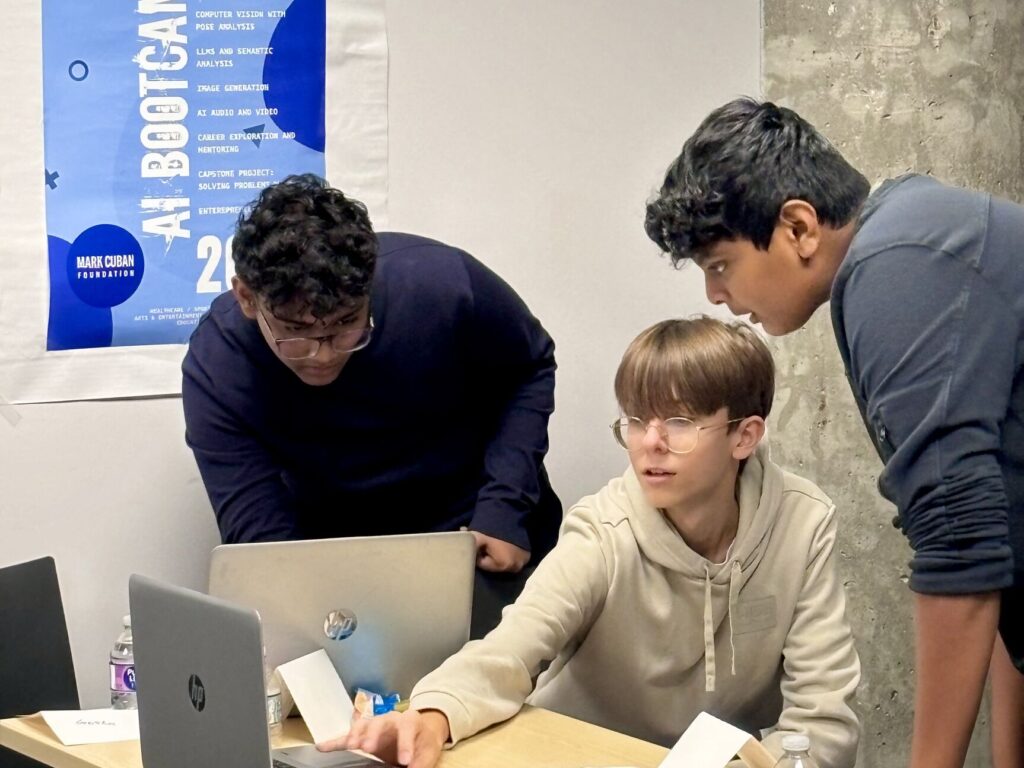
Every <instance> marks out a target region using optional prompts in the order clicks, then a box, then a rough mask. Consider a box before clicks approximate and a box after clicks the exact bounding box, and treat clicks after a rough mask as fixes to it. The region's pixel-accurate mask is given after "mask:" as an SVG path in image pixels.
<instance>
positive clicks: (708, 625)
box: [704, 563, 715, 693]
mask: <svg viewBox="0 0 1024 768" xmlns="http://www.w3.org/2000/svg"><path fill="white" fill-rule="evenodd" d="M704 690H705V692H707V693H710V692H712V691H714V690H715V622H714V618H713V616H712V615H711V570H710V569H709V568H708V565H707V563H705V564H704Z"/></svg>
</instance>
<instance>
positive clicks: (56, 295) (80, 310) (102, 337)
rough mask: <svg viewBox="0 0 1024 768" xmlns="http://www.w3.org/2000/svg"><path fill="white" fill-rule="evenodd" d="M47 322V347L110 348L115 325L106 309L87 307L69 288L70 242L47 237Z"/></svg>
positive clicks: (52, 348)
mask: <svg viewBox="0 0 1024 768" xmlns="http://www.w3.org/2000/svg"><path fill="white" fill-rule="evenodd" d="M47 241H48V243H49V251H50V254H49V265H50V319H49V322H48V323H47V327H46V348H47V349H48V350H57V349H91V348H92V347H109V346H110V342H111V341H112V340H113V337H114V322H113V320H112V318H111V313H110V308H109V307H90V306H89V305H88V304H84V303H83V302H82V301H81V300H80V299H79V298H78V297H77V296H76V295H75V294H74V293H72V291H71V286H70V285H68V271H67V263H68V251H70V250H71V243H69V242H68V241H67V240H62V239H61V238H59V237H54V236H53V235H50V236H49V237H48V238H47Z"/></svg>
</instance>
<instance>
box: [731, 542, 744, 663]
mask: <svg viewBox="0 0 1024 768" xmlns="http://www.w3.org/2000/svg"><path fill="white" fill-rule="evenodd" d="M741 575H742V571H741V570H740V562H739V560H733V561H732V570H731V571H730V573H729V652H730V653H731V654H732V659H731V661H732V674H733V677H735V676H736V643H735V642H734V640H733V631H732V630H733V625H734V622H733V616H735V614H734V613H733V609H734V608H735V607H736V600H737V598H738V597H739V594H740V577H741Z"/></svg>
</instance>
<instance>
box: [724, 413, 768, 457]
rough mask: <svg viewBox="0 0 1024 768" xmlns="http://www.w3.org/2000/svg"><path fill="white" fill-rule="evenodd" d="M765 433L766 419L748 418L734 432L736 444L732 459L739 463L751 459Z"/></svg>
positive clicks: (758, 417)
mask: <svg viewBox="0 0 1024 768" xmlns="http://www.w3.org/2000/svg"><path fill="white" fill-rule="evenodd" d="M764 432H765V424H764V419H762V418H761V417H760V416H748V417H747V418H745V419H744V420H743V421H741V422H740V424H739V427H738V428H737V429H736V430H735V431H734V432H733V439H734V440H736V443H735V444H734V445H733V449H732V457H733V458H734V459H737V460H739V461H742V460H743V459H746V458H749V457H750V455H751V454H752V453H753V452H754V451H755V450H756V449H757V446H758V444H759V443H760V442H761V438H763V437H764Z"/></svg>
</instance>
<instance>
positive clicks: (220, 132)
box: [43, 0, 326, 350]
mask: <svg viewBox="0 0 1024 768" xmlns="http://www.w3.org/2000/svg"><path fill="white" fill-rule="evenodd" d="M325 2H326V0H291V1H289V0H187V1H182V0H131V1H130V2H124V1H123V0H120V1H118V2H115V1H114V0H93V1H92V2H88V3H83V2H81V0H43V119H44V133H45V138H44V146H45V166H46V177H45V180H44V183H45V187H44V192H45V195H46V231H47V235H48V245H49V247H48V253H49V278H50V279H49V286H50V304H49V322H48V326H47V349H48V350H61V349H83V348H93V347H108V346H126V345H146V344H180V343H184V342H185V341H187V340H188V337H189V334H190V333H191V332H192V329H193V327H194V326H195V324H196V321H197V320H198V319H199V317H200V316H201V315H202V314H203V312H205V311H206V310H207V309H208V308H209V306H210V302H211V300H212V299H213V298H214V297H216V295H217V294H219V293H221V292H222V291H224V290H227V289H228V288H230V278H231V275H232V273H233V270H232V264H231V234H232V232H233V230H234V225H235V222H236V221H237V219H238V214H239V211H240V210H242V208H243V207H244V206H245V205H246V204H247V203H249V202H251V201H252V200H254V199H255V198H256V197H257V196H258V195H259V192H260V190H262V189H263V188H264V187H265V186H267V185H268V184H271V183H273V182H275V181H279V180H280V179H282V178H284V177H285V176H287V175H288V174H291V173H303V172H312V173H316V174H319V175H323V174H324V77H325V53H326V50H325V49H326V7H325Z"/></svg>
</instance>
